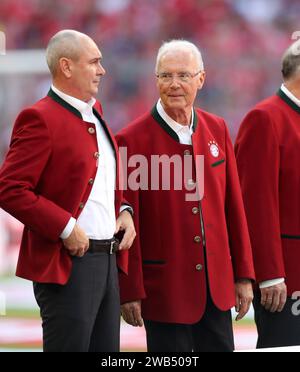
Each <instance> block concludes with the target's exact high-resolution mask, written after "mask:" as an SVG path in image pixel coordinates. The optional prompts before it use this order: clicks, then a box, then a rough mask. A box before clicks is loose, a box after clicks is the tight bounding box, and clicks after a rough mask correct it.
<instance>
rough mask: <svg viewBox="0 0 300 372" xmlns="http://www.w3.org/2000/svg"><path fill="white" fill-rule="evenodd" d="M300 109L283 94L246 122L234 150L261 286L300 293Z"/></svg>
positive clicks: (257, 111) (257, 109)
mask: <svg viewBox="0 0 300 372" xmlns="http://www.w3.org/2000/svg"><path fill="white" fill-rule="evenodd" d="M299 148H300V108H299V107H298V106H296V105H295V104H294V103H293V102H292V101H291V100H290V99H289V98H288V97H287V96H286V95H285V94H284V93H283V92H282V91H281V90H280V92H279V93H278V95H277V96H273V97H271V98H269V99H267V100H265V101H263V102H261V103H259V104H258V105H257V106H256V107H255V108H254V109H253V110H252V111H251V112H250V113H249V114H248V115H247V116H246V118H245V119H244V121H243V123H242V125H241V128H240V131H239V134H238V137H237V141H236V145H235V151H236V158H237V164H238V169H239V175H240V181H241V187H242V191H243V196H244V202H245V209H246V214H247V219H248V225H249V231H250V237H251V242H252V249H253V255H254V263H255V270H256V276H257V280H258V282H262V281H265V280H270V279H275V278H281V277H285V278H286V281H287V287H288V294H289V295H290V296H291V295H292V293H293V292H294V291H298V290H299V288H300V275H299V272H300V270H299V269H300V264H299V263H300V192H299V191H300V171H299V164H300V151H299Z"/></svg>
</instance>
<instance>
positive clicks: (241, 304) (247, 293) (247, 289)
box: [235, 279, 253, 322]
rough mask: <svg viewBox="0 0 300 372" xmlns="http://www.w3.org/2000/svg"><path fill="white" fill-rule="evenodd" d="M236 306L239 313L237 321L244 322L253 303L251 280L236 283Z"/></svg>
mask: <svg viewBox="0 0 300 372" xmlns="http://www.w3.org/2000/svg"><path fill="white" fill-rule="evenodd" d="M235 296H236V305H235V310H236V312H237V313H238V316H237V317H236V321H237V322H238V321H239V320H242V319H243V318H244V316H245V315H246V314H247V313H248V311H249V309H250V306H251V303H252V301H253V289H252V283H251V281H250V280H247V279H244V280H238V281H237V283H235Z"/></svg>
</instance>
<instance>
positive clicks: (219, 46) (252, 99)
mask: <svg viewBox="0 0 300 372" xmlns="http://www.w3.org/2000/svg"><path fill="white" fill-rule="evenodd" d="M299 15H300V1H299V0H68V1H62V0H0V31H4V32H5V34H6V37H7V49H8V52H9V50H11V49H43V48H45V46H46V45H47V43H48V41H49V38H50V37H51V36H52V35H53V34H54V33H56V32H57V31H58V30H60V29H65V28H72V29H77V30H79V31H82V32H84V33H87V34H88V35H90V36H91V37H92V38H94V39H95V40H96V42H97V43H98V44H99V46H100V49H101V51H102V53H103V55H104V67H105V68H106V70H107V75H106V76H105V78H104V79H103V84H102V87H101V92H100V94H99V98H100V99H101V101H102V102H103V104H104V109H105V116H106V119H107V121H108V123H109V124H110V125H111V127H112V128H113V130H114V131H115V132H116V131H117V130H118V129H119V128H121V127H122V126H124V125H126V123H128V122H129V121H130V120H132V119H133V118H135V117H137V116H138V115H140V114H141V113H143V112H144V111H145V110H148V109H150V108H151V107H152V106H153V105H154V103H155V100H156V97H157V95H156V90H155V89H156V87H155V78H154V65H155V58H156V52H157V49H158V48H159V46H160V45H161V43H162V42H163V41H166V40H169V39H172V38H186V39H189V40H191V41H193V42H194V43H196V44H197V45H198V46H199V47H200V49H201V50H202V53H203V59H204V64H205V69H206V72H207V81H206V85H205V88H204V89H203V91H202V92H201V93H200V95H199V99H198V104H199V105H200V106H201V107H202V108H203V109H205V110H208V111H213V112H214V113H216V114H219V115H221V116H223V117H225V119H226V120H227V123H228V125H229V127H230V130H231V134H232V137H233V139H234V138H235V135H236V133H237V130H238V127H239V124H240V122H241V119H242V118H243V116H244V115H245V114H246V112H247V111H248V110H249V109H250V107H251V106H252V105H253V104H255V103H256V102H258V101H259V100H261V99H263V98H264V97H266V96H268V95H270V94H272V93H274V92H276V90H277V89H278V87H279V85H280V82H281V75H280V57H281V55H282V53H283V51H284V49H285V48H286V47H287V46H288V45H289V44H290V43H291V41H292V40H291V37H292V34H293V33H294V32H295V31H297V27H298V24H299ZM1 58H5V57H0V64H1ZM21 63H22V61H21V60H20V64H21ZM49 84H50V80H49V76H26V77H22V76H9V77H5V76H1V75H0V110H1V115H0V130H1V136H0V162H1V161H2V159H3V156H4V154H5V152H6V150H7V146H8V141H9V137H10V133H11V128H12V123H13V121H14V119H15V117H16V115H17V113H18V111H19V110H20V109H21V108H22V107H23V106H25V105H27V104H30V103H33V102H34V101H36V100H37V99H39V98H40V97H42V95H43V94H45V92H46V91H47V89H48V88H49ZM12 92H13V93H12ZM24 92H26V94H24Z"/></svg>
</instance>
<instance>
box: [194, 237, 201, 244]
mask: <svg viewBox="0 0 300 372" xmlns="http://www.w3.org/2000/svg"><path fill="white" fill-rule="evenodd" d="M194 242H195V243H197V244H199V243H200V242H201V238H200V236H195V238H194Z"/></svg>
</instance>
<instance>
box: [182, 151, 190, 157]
mask: <svg viewBox="0 0 300 372" xmlns="http://www.w3.org/2000/svg"><path fill="white" fill-rule="evenodd" d="M183 154H184V156H189V155H191V152H190V150H185V152H184V153H183Z"/></svg>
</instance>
